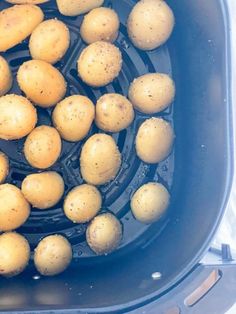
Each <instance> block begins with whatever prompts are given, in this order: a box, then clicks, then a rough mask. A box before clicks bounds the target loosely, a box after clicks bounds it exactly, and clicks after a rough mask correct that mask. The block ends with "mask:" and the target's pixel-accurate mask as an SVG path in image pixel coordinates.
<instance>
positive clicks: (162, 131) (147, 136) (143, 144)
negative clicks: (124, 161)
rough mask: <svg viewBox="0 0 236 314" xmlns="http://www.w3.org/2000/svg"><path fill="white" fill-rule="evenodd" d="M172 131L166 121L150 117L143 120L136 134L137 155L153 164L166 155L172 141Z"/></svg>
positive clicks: (168, 152)
mask: <svg viewBox="0 0 236 314" xmlns="http://www.w3.org/2000/svg"><path fill="white" fill-rule="evenodd" d="M174 137H175V135H174V131H173V129H172V127H171V125H170V123H168V122H167V121H165V120H163V119H161V118H151V119H148V120H146V121H144V122H143V124H142V125H141V126H140V128H139V130H138V134H137V136H136V151H137V155H138V157H139V158H140V159H141V160H142V161H144V162H147V163H150V164H155V163H158V162H160V161H162V160H164V159H166V158H167V157H168V155H169V154H170V152H171V149H172V146H173V142H174Z"/></svg>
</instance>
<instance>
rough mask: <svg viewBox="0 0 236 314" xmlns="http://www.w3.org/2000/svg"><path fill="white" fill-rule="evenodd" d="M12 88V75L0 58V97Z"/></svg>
mask: <svg viewBox="0 0 236 314" xmlns="http://www.w3.org/2000/svg"><path fill="white" fill-rule="evenodd" d="M11 87H12V73H11V70H10V67H9V65H8V63H7V61H6V60H5V59H4V58H3V57H2V56H0V96H3V95H5V94H6V93H7V92H8V91H9V90H10V89H11Z"/></svg>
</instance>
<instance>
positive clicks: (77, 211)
mask: <svg viewBox="0 0 236 314" xmlns="http://www.w3.org/2000/svg"><path fill="white" fill-rule="evenodd" d="M101 206H102V196H101V194H100V192H99V191H98V189H97V188H96V187H95V186H92V185H89V184H82V185H80V186H77V187H75V188H74V189H72V190H71V191H70V192H69V193H68V195H67V196H66V199H65V202H64V212H65V215H66V217H67V218H68V219H70V220H71V221H73V222H74V223H86V222H88V221H90V220H91V219H93V218H94V217H95V216H96V215H97V213H98V212H99V210H100V209H101Z"/></svg>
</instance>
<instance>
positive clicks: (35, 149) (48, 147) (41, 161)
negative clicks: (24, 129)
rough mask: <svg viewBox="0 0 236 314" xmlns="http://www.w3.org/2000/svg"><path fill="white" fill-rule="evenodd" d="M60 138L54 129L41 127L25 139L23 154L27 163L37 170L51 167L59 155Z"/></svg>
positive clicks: (45, 126)
mask: <svg viewBox="0 0 236 314" xmlns="http://www.w3.org/2000/svg"><path fill="white" fill-rule="evenodd" d="M61 146H62V144H61V138H60V135H59V133H58V132H57V130H56V129H55V128H52V127H50V126H47V125H41V126H38V127H37V128H35V129H34V130H33V131H32V132H31V133H30V134H29V135H28V137H27V138H26V141H25V145H24V154H25V158H26V159H27V161H28V163H29V164H30V165H31V166H33V167H35V168H38V169H46V168H49V167H51V166H52V165H53V164H54V163H55V162H56V161H57V159H58V158H59V156H60V154H61Z"/></svg>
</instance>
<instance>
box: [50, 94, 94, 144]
mask: <svg viewBox="0 0 236 314" xmlns="http://www.w3.org/2000/svg"><path fill="white" fill-rule="evenodd" d="M94 118H95V106H94V104H93V103H92V102H91V100H90V99H89V98H87V97H85V96H80V95H73V96H70V97H67V98H65V99H64V100H62V101H61V102H60V103H59V104H58V105H57V106H56V108H55V109H54V111H53V115H52V119H53V124H54V126H55V128H56V129H57V130H58V132H59V133H60V135H61V137H62V138H63V139H65V140H67V141H71V142H77V141H80V140H82V139H83V138H84V137H85V136H86V135H87V134H88V132H89V130H90V128H91V125H92V123H93V120H94Z"/></svg>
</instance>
